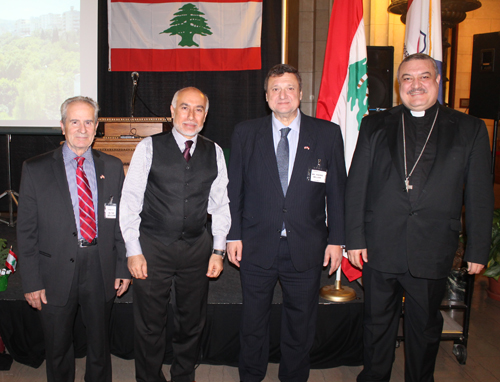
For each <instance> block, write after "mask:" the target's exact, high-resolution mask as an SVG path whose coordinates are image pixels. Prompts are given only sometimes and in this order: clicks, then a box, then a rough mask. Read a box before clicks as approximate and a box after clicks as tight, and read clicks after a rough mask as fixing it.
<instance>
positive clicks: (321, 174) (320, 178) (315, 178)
mask: <svg viewBox="0 0 500 382" xmlns="http://www.w3.org/2000/svg"><path fill="white" fill-rule="evenodd" d="M310 180H311V182H316V183H326V171H324V170H317V169H311V177H310Z"/></svg>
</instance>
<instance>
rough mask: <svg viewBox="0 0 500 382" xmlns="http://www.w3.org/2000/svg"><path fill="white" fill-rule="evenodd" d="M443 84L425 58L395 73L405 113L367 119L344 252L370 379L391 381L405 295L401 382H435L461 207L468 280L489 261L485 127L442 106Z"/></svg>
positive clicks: (351, 186)
mask: <svg viewBox="0 0 500 382" xmlns="http://www.w3.org/2000/svg"><path fill="white" fill-rule="evenodd" d="M440 79H441V78H440V75H439V74H438V70H437V65H436V63H435V61H434V60H433V59H432V58H431V57H429V56H427V55H425V54H420V53H418V54H414V55H411V56H408V57H407V58H405V59H404V60H403V62H402V63H401V65H400V67H399V69H398V81H399V85H400V86H399V91H400V96H401V100H402V102H403V105H400V106H397V107H395V108H393V109H391V110H388V111H385V112H381V113H377V114H375V115H371V116H369V117H366V118H364V119H363V121H362V124H361V128H360V133H359V138H358V143H357V146H356V151H355V153H354V157H353V160H352V165H351V168H350V171H349V177H348V181H347V188H346V246H347V250H348V256H349V260H350V261H351V263H352V264H354V265H355V266H357V267H359V268H362V269H363V285H364V288H365V308H364V335H363V341H364V369H363V371H362V372H361V373H360V374H359V376H358V379H357V380H358V381H389V380H390V376H391V369H392V363H393V360H394V349H395V343H396V336H397V331H398V324H399V318H400V313H401V305H402V299H403V294H404V296H405V309H404V335H405V381H407V382H408V381H433V380H434V379H433V378H434V377H433V373H434V366H435V361H436V355H437V352H438V349H439V341H440V337H441V331H442V327H443V319H442V316H441V313H440V311H439V306H440V304H441V301H442V299H443V296H444V292H445V287H446V277H447V275H448V273H449V271H450V269H451V266H452V262H453V258H454V255H455V252H456V249H457V246H458V235H459V232H460V231H461V228H462V224H461V215H462V207H463V205H464V204H465V213H466V219H465V223H466V231H467V248H466V252H465V261H466V262H467V268H468V271H469V273H470V274H477V273H479V272H480V271H481V270H482V269H483V267H484V265H485V264H486V262H487V259H488V252H489V247H490V237H491V221H492V212H493V187H492V179H491V174H490V145H489V138H488V132H487V130H486V126H485V125H484V122H483V121H481V120H480V119H478V118H474V117H471V116H469V115H466V114H463V113H460V112H457V111H454V110H452V109H448V108H446V107H443V106H441V105H440V104H439V102H438V101H437V98H438V91H439V82H440Z"/></svg>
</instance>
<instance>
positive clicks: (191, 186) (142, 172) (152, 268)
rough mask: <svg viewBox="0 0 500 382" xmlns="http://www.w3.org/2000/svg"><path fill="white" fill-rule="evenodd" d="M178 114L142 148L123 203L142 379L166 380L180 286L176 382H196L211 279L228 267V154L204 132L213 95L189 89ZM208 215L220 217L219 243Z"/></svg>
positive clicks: (215, 220) (179, 97)
mask: <svg viewBox="0 0 500 382" xmlns="http://www.w3.org/2000/svg"><path fill="white" fill-rule="evenodd" d="M170 111H171V113H172V117H173V119H174V128H173V129H172V131H171V132H168V133H162V134H158V135H155V136H153V137H148V138H145V139H144V140H142V141H141V142H140V143H139V144H138V145H137V148H136V150H135V152H134V156H133V157H132V161H131V163H130V167H129V170H128V174H127V177H126V179H125V183H124V186H123V192H122V203H121V204H120V227H121V230H122V233H123V237H124V240H125V245H126V248H127V257H128V267H129V270H130V272H131V274H132V277H134V278H135V281H134V288H133V291H134V321H135V337H134V350H135V368H136V379H137V381H141V382H146V381H147V382H156V381H165V377H164V375H163V372H162V363H163V359H164V355H165V346H166V344H165V330H166V324H167V307H168V304H169V301H170V290H171V288H172V283H174V288H173V291H174V294H175V296H174V306H173V310H174V314H175V319H174V322H175V328H174V336H173V340H172V347H173V351H174V358H173V361H172V366H171V368H170V374H171V380H172V381H173V382H191V381H194V375H195V371H194V370H195V365H196V363H197V361H198V355H199V349H200V336H201V332H202V330H203V327H204V325H205V317H206V306H207V293H208V278H209V277H210V278H216V277H218V276H219V274H220V273H221V271H222V269H223V259H224V255H225V251H224V248H225V246H226V234H227V232H228V231H229V227H230V225H231V217H230V214H229V205H228V203H229V200H228V197H227V183H228V179H227V170H226V164H225V161H224V155H223V152H222V149H221V148H220V147H219V146H218V145H217V144H216V143H214V142H212V141H210V140H209V139H207V138H205V137H203V136H201V135H198V133H199V132H200V131H201V129H202V128H203V123H204V122H205V118H206V116H207V112H208V97H207V96H206V95H205V94H203V93H202V92H201V91H200V90H198V89H196V88H193V87H188V88H184V89H181V90H179V91H177V93H175V95H174V97H173V99H172V104H171V106H170ZM207 213H208V214H211V215H212V234H213V246H212V238H211V236H210V234H209V233H208V232H207V229H206V223H207ZM207 266H208V270H207Z"/></svg>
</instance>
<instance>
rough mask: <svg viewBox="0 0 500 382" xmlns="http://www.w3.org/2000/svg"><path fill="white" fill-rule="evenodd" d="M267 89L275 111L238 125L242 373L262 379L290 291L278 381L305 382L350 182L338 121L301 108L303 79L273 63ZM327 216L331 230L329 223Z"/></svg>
mask: <svg viewBox="0 0 500 382" xmlns="http://www.w3.org/2000/svg"><path fill="white" fill-rule="evenodd" d="M264 89H265V91H266V99H267V102H268V104H269V107H270V108H271V110H272V111H273V113H272V115H269V116H267V117H264V118H260V119H256V120H253V121H247V122H243V123H241V124H239V125H237V126H236V128H235V130H234V134H233V140H232V146H231V160H230V164H229V187H228V191H229V199H230V201H231V202H230V210H231V218H232V226H231V230H230V232H229V236H228V239H230V240H232V242H229V243H228V245H227V249H228V255H229V260H230V261H231V262H232V263H233V264H235V265H236V266H238V267H240V271H241V284H242V290H243V312H242V321H241V329H240V341H241V351H240V356H239V370H240V378H241V380H242V381H244V382H250V381H251V382H253V381H262V380H263V379H264V377H265V375H266V368H267V363H268V358H269V315H270V311H271V302H272V296H273V291H274V287H275V285H276V283H277V281H278V280H279V281H280V284H281V286H282V289H283V319H282V325H281V362H280V370H279V378H280V380H281V381H297V382H298V381H307V379H308V376H309V369H310V362H309V351H310V349H311V347H312V344H313V340H314V334H315V328H316V317H317V306H318V293H319V283H320V276H321V270H322V267H323V266H327V265H328V263H331V268H330V273H332V272H333V271H334V270H336V269H337V268H338V266H339V264H340V261H341V258H342V249H341V246H342V245H343V244H344V201H343V198H344V186H345V180H346V173H345V164H344V150H343V142H342V135H341V133H340V129H339V127H338V126H337V125H335V124H332V123H331V122H327V121H323V120H319V119H316V118H311V117H308V116H306V115H304V114H302V113H301V112H300V111H299V109H298V108H299V105H300V100H301V98H302V86H301V78H300V75H299V73H298V72H297V70H296V69H295V68H293V67H291V66H289V65H276V66H275V67H273V68H272V69H271V70H270V71H269V74H268V76H267V78H266V81H265V84H264ZM327 220H328V226H327V224H326V221H327Z"/></svg>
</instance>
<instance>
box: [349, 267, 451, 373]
mask: <svg viewBox="0 0 500 382" xmlns="http://www.w3.org/2000/svg"><path fill="white" fill-rule="evenodd" d="M363 285H364V289H365V306H364V331H363V343H364V352H363V355H364V369H363V371H362V372H361V373H360V374H359V376H358V379H357V380H358V381H389V380H390V378H391V370H392V364H393V362H394V352H395V345H396V337H397V331H398V325H399V320H400V315H401V306H402V298H403V293H404V296H405V304H404V327H403V330H404V346H405V381H406V382H413V381H415V382H417V381H418V382H424V381H425V382H430V381H434V366H435V364H436V356H437V353H438V350H439V341H440V338H441V332H442V329H443V317H442V316H441V312H440V311H439V306H440V304H441V302H442V300H443V296H444V293H445V289H446V278H444V279H438V280H431V279H422V278H416V277H413V276H412V275H411V274H410V273H409V272H406V273H396V274H394V273H384V272H380V271H377V270H374V269H372V268H370V267H369V266H368V264H365V265H364V267H363Z"/></svg>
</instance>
